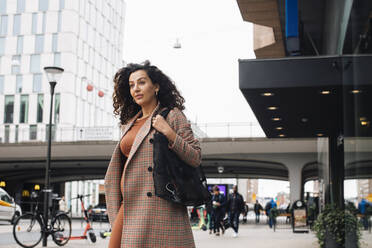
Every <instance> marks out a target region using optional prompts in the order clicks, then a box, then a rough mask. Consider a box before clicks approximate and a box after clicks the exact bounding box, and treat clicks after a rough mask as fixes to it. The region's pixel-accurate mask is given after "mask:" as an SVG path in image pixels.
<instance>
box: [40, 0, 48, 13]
mask: <svg viewBox="0 0 372 248" xmlns="http://www.w3.org/2000/svg"><path fill="white" fill-rule="evenodd" d="M48 1H49V0H39V11H47V10H48Z"/></svg>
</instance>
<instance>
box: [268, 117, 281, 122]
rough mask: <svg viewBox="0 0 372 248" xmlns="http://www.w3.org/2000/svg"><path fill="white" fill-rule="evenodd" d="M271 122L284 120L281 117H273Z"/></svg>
mask: <svg viewBox="0 0 372 248" xmlns="http://www.w3.org/2000/svg"><path fill="white" fill-rule="evenodd" d="M271 120H273V121H281V120H282V118H280V117H273V118H271Z"/></svg>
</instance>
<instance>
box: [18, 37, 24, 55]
mask: <svg viewBox="0 0 372 248" xmlns="http://www.w3.org/2000/svg"><path fill="white" fill-rule="evenodd" d="M21 53H23V36H18V38H17V54H21Z"/></svg>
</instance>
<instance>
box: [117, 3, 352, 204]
mask: <svg viewBox="0 0 372 248" xmlns="http://www.w3.org/2000/svg"><path fill="white" fill-rule="evenodd" d="M125 2H126V13H125V24H124V47H123V60H124V61H125V62H126V63H130V62H135V63H140V62H143V61H145V60H150V62H151V63H152V64H154V65H156V66H157V67H159V69H161V70H162V71H163V72H164V73H166V74H167V75H168V76H170V77H171V78H172V79H173V81H174V82H175V84H176V86H177V88H178V90H179V91H180V92H181V94H182V96H183V97H184V98H185V100H186V102H185V107H186V110H185V114H186V116H187V117H188V119H189V120H191V121H192V122H197V123H216V122H223V123H226V122H255V123H257V120H256V117H255V116H254V114H253V112H252V110H251V108H250V107H249V105H248V103H247V101H246V100H245V98H244V97H243V94H242V93H241V92H240V90H239V81H238V80H239V78H238V73H239V71H238V59H254V58H255V54H254V52H253V25H252V24H251V23H248V22H244V21H243V19H242V17H241V14H240V11H239V7H238V5H237V2H236V1H231V0H188V1H185V0H157V1H153V0H125ZM177 39H178V40H179V42H180V43H181V46H182V48H181V49H174V48H173V45H174V44H175V42H176V40H177ZM253 135H255V136H264V134H263V132H262V129H261V128H258V129H255V131H253ZM259 184H260V186H259V192H258V193H259V195H260V196H271V197H273V196H275V195H276V193H277V192H280V191H284V192H289V188H288V185H289V184H288V182H286V181H274V180H260V183H259ZM354 184H355V182H346V183H345V186H346V187H345V195H346V197H347V196H352V195H354V194H356V187H355V186H354ZM306 187H307V189H308V190H307V191H312V185H310V184H308V185H307V186H306Z"/></svg>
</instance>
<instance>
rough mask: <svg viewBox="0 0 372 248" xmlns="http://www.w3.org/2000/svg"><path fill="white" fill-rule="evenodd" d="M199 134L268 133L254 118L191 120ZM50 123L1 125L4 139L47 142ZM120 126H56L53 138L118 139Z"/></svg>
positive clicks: (225, 135)
mask: <svg viewBox="0 0 372 248" xmlns="http://www.w3.org/2000/svg"><path fill="white" fill-rule="evenodd" d="M191 128H192V129H193V132H194V134H195V136H196V137H197V138H227V137H228V138H232V137H234V138H236V137H265V134H264V133H263V131H262V129H261V127H260V125H259V124H258V123H254V122H235V123H234V122H225V123H191ZM47 130H48V129H47V126H45V125H44V126H38V127H30V126H23V127H17V128H16V127H15V126H14V125H11V126H9V127H7V128H5V127H4V126H1V127H0V143H21V142H46V141H47V140H48V132H47ZM120 137H121V130H120V128H119V127H113V126H103V127H61V126H57V127H55V126H54V127H52V141H57V142H68V141H100V140H102V141H104V140H105V141H109V140H112V141H117V140H119V139H120Z"/></svg>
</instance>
